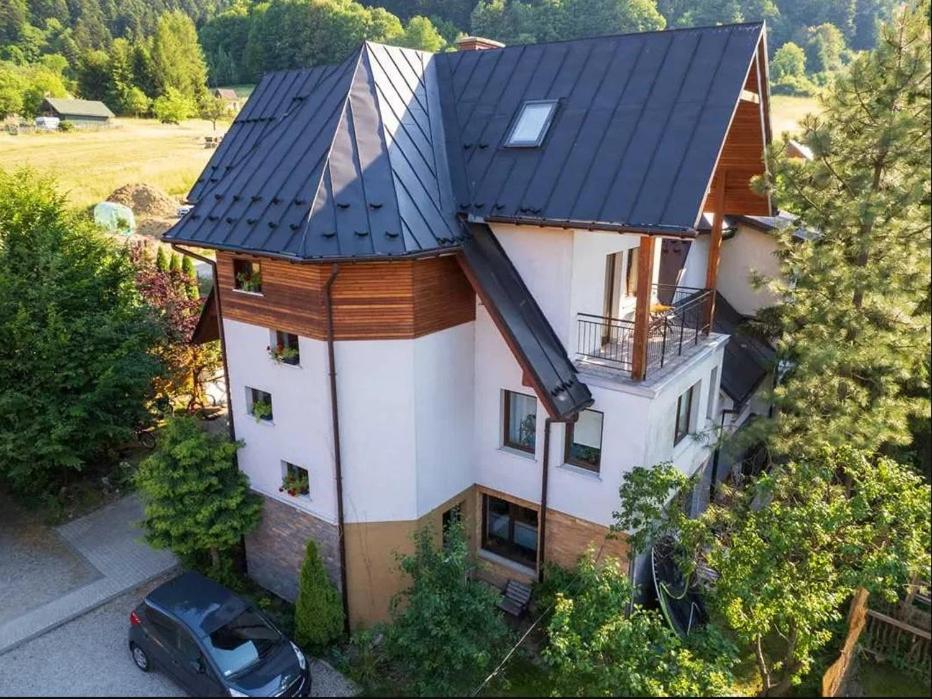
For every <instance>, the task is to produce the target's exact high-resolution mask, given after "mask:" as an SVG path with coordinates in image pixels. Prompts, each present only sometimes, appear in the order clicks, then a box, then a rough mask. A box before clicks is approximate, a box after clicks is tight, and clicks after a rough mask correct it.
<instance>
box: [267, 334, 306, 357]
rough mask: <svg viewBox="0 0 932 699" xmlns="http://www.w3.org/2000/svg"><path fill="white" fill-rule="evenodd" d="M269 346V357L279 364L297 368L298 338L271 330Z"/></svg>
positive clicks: (298, 355)
mask: <svg viewBox="0 0 932 699" xmlns="http://www.w3.org/2000/svg"><path fill="white" fill-rule="evenodd" d="M271 334H272V337H271V339H270V344H269V355H271V357H272V359H274V360H275V361H276V362H278V363H279V364H290V365H291V366H298V365H299V364H300V363H301V352H300V349H299V345H298V336H297V335H295V334H294V333H287V332H285V331H284V330H273V331H272V333H271Z"/></svg>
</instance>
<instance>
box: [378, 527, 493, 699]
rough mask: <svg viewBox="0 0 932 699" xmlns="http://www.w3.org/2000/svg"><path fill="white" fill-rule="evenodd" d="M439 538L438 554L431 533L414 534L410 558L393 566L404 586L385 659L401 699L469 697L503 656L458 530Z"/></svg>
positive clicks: (488, 599) (489, 606)
mask: <svg viewBox="0 0 932 699" xmlns="http://www.w3.org/2000/svg"><path fill="white" fill-rule="evenodd" d="M445 536H446V541H445V545H444V546H443V547H440V546H439V545H438V542H437V541H436V538H437V537H436V536H435V533H434V532H433V531H432V530H431V529H430V528H425V529H420V530H418V531H417V532H416V534H415V537H414V553H413V554H411V555H408V556H403V557H401V559H400V564H401V570H402V572H403V573H405V574H406V575H407V576H408V577H409V578H410V579H411V584H410V585H409V586H408V588H407V589H406V590H405V591H404V592H403V593H401V594H400V595H398V596H397V597H396V598H395V599H394V600H392V609H391V612H392V625H391V626H390V627H389V628H388V630H387V634H386V652H387V654H388V656H389V658H390V660H391V661H392V664H393V667H394V669H395V670H396V671H397V673H398V676H399V678H404V680H402V681H405V682H406V683H407V684H408V686H404V687H401V689H402V690H403V691H404V693H406V694H415V695H419V696H463V695H468V694H469V693H471V692H472V690H474V689H475V688H476V686H478V684H479V683H480V682H481V681H482V680H483V679H484V678H485V677H486V675H488V673H489V672H491V671H492V669H493V668H494V667H495V665H496V664H497V663H498V661H499V660H501V658H502V657H503V656H504V654H505V652H506V651H507V646H508V641H509V638H510V634H509V631H508V627H507V626H506V625H505V621H504V619H503V618H502V614H501V612H500V611H499V610H498V608H497V605H498V594H497V593H496V592H495V591H494V590H493V589H491V588H490V587H489V586H487V585H485V584H483V583H481V582H479V581H477V580H475V579H473V577H472V575H471V573H472V568H473V564H472V560H471V557H470V555H469V543H468V540H467V537H466V531H465V528H464V526H463V523H462V522H454V523H452V524H450V525H449V526H448V527H447V529H446V531H445Z"/></svg>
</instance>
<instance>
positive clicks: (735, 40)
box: [435, 24, 763, 232]
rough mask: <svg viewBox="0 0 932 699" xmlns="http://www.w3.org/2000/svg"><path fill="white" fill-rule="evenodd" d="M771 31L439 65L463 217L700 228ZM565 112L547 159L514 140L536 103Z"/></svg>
mask: <svg viewBox="0 0 932 699" xmlns="http://www.w3.org/2000/svg"><path fill="white" fill-rule="evenodd" d="M762 31H763V25H762V24H738V25H730V26H721V27H705V28H699V29H682V30H673V31H663V32H649V33H643V34H629V35H623V36H605V37H596V38H592V39H581V40H575V41H565V42H557V43H551V44H536V45H528V46H513V47H508V48H503V49H494V50H486V51H470V52H459V53H447V54H440V55H438V56H437V57H436V59H435V60H436V63H437V65H438V71H439V75H440V86H441V89H442V91H443V107H444V109H443V112H444V119H445V123H446V132H447V137H448V146H449V153H450V160H451V163H453V165H454V167H453V174H454V184H455V188H454V191H455V192H456V196H457V200H458V206H459V210H460V211H461V212H463V213H466V214H469V215H471V216H475V217H482V218H483V219H484V220H486V221H513V222H526V223H534V224H540V223H545V224H556V225H561V224H564V223H565V224H566V225H573V226H574V227H585V226H587V225H588V226H591V227H604V228H609V229H617V228H618V227H634V228H637V229H640V230H646V231H650V230H655V231H658V232H662V231H669V232H675V231H687V232H688V231H690V230H691V229H692V228H693V227H694V226H695V225H696V222H697V220H698V217H699V214H700V208H701V206H702V202H703V200H704V198H705V194H706V191H707V189H708V186H709V184H710V180H711V177H712V175H713V171H714V168H715V164H716V161H717V158H718V155H719V150H720V148H721V146H722V143H723V142H724V140H725V136H726V134H727V131H728V127H729V124H730V122H731V118H732V115H733V113H734V110H735V108H736V105H737V103H738V100H739V97H740V93H741V89H742V87H743V86H744V83H745V79H746V77H747V74H748V70H749V68H750V66H751V62H752V60H753V58H754V54H755V51H756V48H757V46H758V42H759V41H760V38H761V34H762ZM543 99H558V100H559V101H560V105H559V107H558V110H557V113H556V115H555V116H554V120H553V123H552V124H551V126H550V129H549V131H548V133H547V136H546V139H545V141H544V143H543V145H542V146H541V147H540V148H507V147H504V145H503V143H504V139H505V136H506V134H507V133H508V131H509V128H510V127H511V125H512V122H513V120H514V118H515V116H516V114H517V113H518V111H519V109H520V107H521V105H522V104H523V103H524V102H525V101H526V100H543Z"/></svg>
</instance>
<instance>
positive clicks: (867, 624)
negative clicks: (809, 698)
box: [822, 583, 932, 697]
mask: <svg viewBox="0 0 932 699" xmlns="http://www.w3.org/2000/svg"><path fill="white" fill-rule="evenodd" d="M920 590H928V583H923V584H922V585H920V584H918V583H914V584H913V585H911V586H910V592H909V594H908V595H907V597H906V599H905V600H904V601H903V602H901V603H900V604H899V605H897V606H896V608H895V609H894V610H891V611H892V613H893V614H896V616H891V615H890V614H885V613H883V612H879V611H877V610H875V609H870V608H868V606H867V595H868V593H867V590H865V589H863V588H862V589H859V590H858V591H857V592H856V593H855V595H854V598H853V599H852V600H851V610H850V611H849V612H848V635H847V636H846V637H845V642H844V644H843V645H842V648H841V653H840V654H839V656H838V659H837V660H836V661H835V662H834V663H832V664H831V666H829V668H828V670H826V672H825V675H823V676H822V696H823V697H837V696H842V695H843V694H844V688H845V681H846V680H847V677H848V671H849V670H850V668H851V661H852V659H853V657H854V653H855V651H856V649H857V648H858V647H860V648H861V649H862V650H864V651H866V652H868V653H870V654H871V655H873V656H874V657H875V658H876V659H877V660H878V661H880V662H883V661H884V660H888V659H890V658H897V659H898V660H899V661H901V662H904V663H906V664H907V665H909V666H910V667H913V668H917V669H921V670H923V671H924V672H926V673H928V671H929V670H928V668H929V666H930V664H932V655H930V645H932V644H930V637H932V634H930V630H929V624H930V621H932V619H930V615H929V609H928V607H929V600H928V595H927V594H923V593H920ZM917 603H919V604H918V605H917ZM897 617H899V618H897ZM917 623H919V624H922V625H924V626H925V628H920V627H919V626H916V624H917Z"/></svg>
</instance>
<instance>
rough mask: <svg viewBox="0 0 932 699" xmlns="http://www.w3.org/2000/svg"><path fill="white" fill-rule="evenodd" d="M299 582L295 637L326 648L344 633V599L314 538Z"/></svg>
mask: <svg viewBox="0 0 932 699" xmlns="http://www.w3.org/2000/svg"><path fill="white" fill-rule="evenodd" d="M298 585H299V587H298V600H297V602H296V603H295V608H294V628H295V640H296V641H297V642H298V644H299V645H302V646H307V647H310V648H314V649H321V648H324V647H325V646H327V645H329V644H330V643H332V642H333V641H335V640H336V639H337V638H339V636H340V634H341V633H342V632H343V602H342V600H341V599H340V593H339V592H338V591H337V589H336V587H334V585H333V583H332V582H330V578H329V577H328V576H327V570H326V569H325V568H324V564H323V562H321V560H320V556H319V555H318V554H317V546H316V545H315V544H314V541H313V540H310V541H308V542H307V553H306V555H305V558H304V563H303V564H302V565H301V579H300V581H299V583H298Z"/></svg>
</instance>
